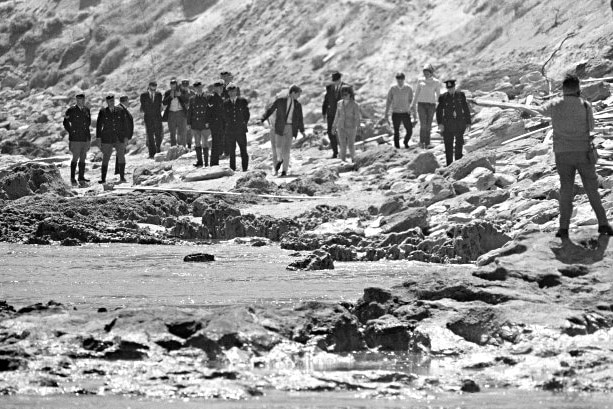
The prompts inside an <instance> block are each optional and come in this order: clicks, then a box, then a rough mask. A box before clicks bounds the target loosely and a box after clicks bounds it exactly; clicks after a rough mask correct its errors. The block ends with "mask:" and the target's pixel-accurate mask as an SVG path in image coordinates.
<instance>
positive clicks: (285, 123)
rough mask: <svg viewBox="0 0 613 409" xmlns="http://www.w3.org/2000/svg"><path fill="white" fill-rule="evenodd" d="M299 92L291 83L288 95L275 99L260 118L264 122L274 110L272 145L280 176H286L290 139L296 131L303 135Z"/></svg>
mask: <svg viewBox="0 0 613 409" xmlns="http://www.w3.org/2000/svg"><path fill="white" fill-rule="evenodd" d="M301 93H302V89H300V87H299V86H298V85H292V86H291V87H290V88H289V95H288V96H287V97H281V98H278V99H277V100H275V102H274V103H273V104H272V105H271V106H270V108H268V109H267V110H266V112H265V113H264V116H262V119H261V122H264V121H266V119H268V118H269V117H270V116H271V115H272V114H273V112H276V117H275V144H274V146H275V149H276V151H277V163H275V174H276V173H278V172H279V169H280V168H281V166H283V171H282V172H281V176H287V170H288V168H289V161H290V150H291V147H292V140H293V139H294V138H296V136H298V132H300V133H301V134H302V136H304V118H303V116H302V105H301V104H300V102H299V101H298V98H300V94H301Z"/></svg>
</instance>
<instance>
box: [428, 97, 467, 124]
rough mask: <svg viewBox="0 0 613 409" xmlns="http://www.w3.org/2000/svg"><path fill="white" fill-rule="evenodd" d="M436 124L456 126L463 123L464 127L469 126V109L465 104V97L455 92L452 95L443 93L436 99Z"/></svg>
mask: <svg viewBox="0 0 613 409" xmlns="http://www.w3.org/2000/svg"><path fill="white" fill-rule="evenodd" d="M436 122H437V123H438V124H443V125H445V124H446V123H454V124H458V123H461V122H463V123H464V126H466V125H470V123H471V119H470V108H469V107H468V103H467V102H466V95H464V93H463V92H462V91H456V92H455V93H454V94H453V95H451V94H450V93H449V92H445V93H444V94H443V95H441V96H440V97H438V106H437V107H436Z"/></svg>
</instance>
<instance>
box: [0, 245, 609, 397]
mask: <svg viewBox="0 0 613 409" xmlns="http://www.w3.org/2000/svg"><path fill="white" fill-rule="evenodd" d="M197 252H206V253H210V254H214V255H215V258H216V261H215V262H212V263H185V262H183V257H184V256H185V255H187V254H191V253H197ZM290 253H291V252H289V251H283V250H281V249H279V247H278V246H266V247H251V246H248V245H239V244H233V243H220V244H216V245H212V246H198V247H197V246H142V245H117V244H112V245H111V244H103V245H93V244H90V245H85V246H81V247H60V246H31V245H30V246H28V245H15V244H0V300H6V301H7V302H8V303H9V304H10V305H13V306H15V307H21V306H24V305H28V304H32V303H36V302H46V301H48V300H55V301H58V302H61V303H65V304H72V305H74V306H75V307H77V308H78V309H80V310H81V309H86V310H87V309H97V308H99V307H106V308H114V307H120V306H129V307H141V306H180V307H189V306H192V307H210V308H212V307H216V306H222V305H237V304H258V303H264V304H293V303H298V302H300V301H304V300H327V301H339V300H349V301H355V300H357V299H358V298H359V297H360V296H361V295H362V292H363V289H364V288H365V287H369V286H381V287H390V286H392V285H396V284H399V283H401V282H402V279H403V277H404V275H405V274H404V273H405V272H406V271H407V270H408V269H416V268H419V269H424V270H426V268H427V267H426V266H424V265H423V264H420V263H415V262H408V261H397V262H390V261H382V262H374V263H336V264H335V266H336V267H335V269H334V270H326V271H308V272H293V271H288V270H286V268H285V267H286V266H287V265H288V264H289V263H290V262H291V261H292V260H293V257H291V256H290ZM353 362H355V363H354V364H352V365H353V366H351V367H348V368H340V369H363V368H369V369H400V368H398V366H399V365H400V366H404V368H403V369H404V370H408V371H413V372H419V367H420V365H419V364H415V362H414V361H411V360H410V359H408V360H406V361H405V360H403V359H401V358H400V359H389V360H379V359H378V358H377V359H374V360H373V357H372V356H371V357H370V358H369V357H368V356H367V355H365V356H364V357H359V356H358V357H357V359H355V360H354V361H353ZM426 366H429V363H428V364H427V365H426ZM320 369H322V368H320ZM323 369H325V368H323ZM334 369H339V368H334ZM401 370H402V369H401ZM0 376H1V375H0ZM357 395H358V394H357V393H356V392H325V393H324V392H321V393H283V392H275V391H273V392H271V393H267V394H266V396H264V397H262V398H258V399H254V400H251V401H247V402H224V401H175V402H168V401H152V400H139V399H132V398H123V397H117V396H94V397H76V396H12V397H0V407H1V408H2V409H17V408H38V409H42V408H45V409H64V408H81V409H89V408H92V409H93V408H97V409H104V408H126V409H127V408H131V409H140V408H156V409H157V408H178V409H191V408H204V407H206V408H213V409H228V408H246V409H247V408H248V409H273V408H274V409H277V408H278V409H280V408H283V409H306V408H407V407H410V408H419V409H421V408H424V409H425V408H432V409H435V408H436V409H439V408H454V409H456V408H462V409H464V408H467V409H468V408H471V409H472V408H482V409H486V408H487V409H495V408H504V409H517V408H526V409H537V408H539V409H540V408H552V409H553V408H556V409H558V408H559V409H575V408H586V409H592V408H593V409H597V408H598V409H608V408H611V409H613V404H611V403H610V399H609V398H610V397H609V396H604V395H598V394H581V395H568V394H551V393H546V392H525V391H507V390H503V391H486V392H484V393H480V394H475V395H455V394H449V395H446V396H437V397H435V396H432V399H423V398H421V399H418V398H416V399H415V400H414V401H394V400H376V401H371V400H364V399H361V398H360V397H359V396H357Z"/></svg>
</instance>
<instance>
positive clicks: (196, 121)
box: [187, 81, 211, 168]
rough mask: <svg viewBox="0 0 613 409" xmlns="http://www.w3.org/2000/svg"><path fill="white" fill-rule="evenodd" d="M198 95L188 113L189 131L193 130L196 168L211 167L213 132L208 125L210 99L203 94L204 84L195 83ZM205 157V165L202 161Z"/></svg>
mask: <svg viewBox="0 0 613 409" xmlns="http://www.w3.org/2000/svg"><path fill="white" fill-rule="evenodd" d="M194 88H196V94H195V95H194V96H193V97H191V99H190V100H189V110H188V111H187V112H188V114H187V129H188V130H189V129H191V131H192V134H193V135H194V139H195V141H194V142H195V145H196V163H195V164H194V166H195V167H197V168H200V167H202V166H203V165H204V166H209V135H210V134H211V131H210V129H209V124H208V115H207V109H208V105H209V101H208V99H209V97H208V96H207V95H206V94H205V93H204V92H203V88H202V83H201V82H200V81H196V82H195V83H194ZM203 157H204V163H203V161H202V159H203Z"/></svg>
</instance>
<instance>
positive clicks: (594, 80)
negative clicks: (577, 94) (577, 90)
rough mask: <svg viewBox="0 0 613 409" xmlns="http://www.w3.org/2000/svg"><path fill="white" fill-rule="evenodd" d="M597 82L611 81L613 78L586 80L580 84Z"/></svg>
mask: <svg viewBox="0 0 613 409" xmlns="http://www.w3.org/2000/svg"><path fill="white" fill-rule="evenodd" d="M599 81H605V82H609V81H613V77H604V78H588V79H586V80H581V82H582V83H585V82H599Z"/></svg>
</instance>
